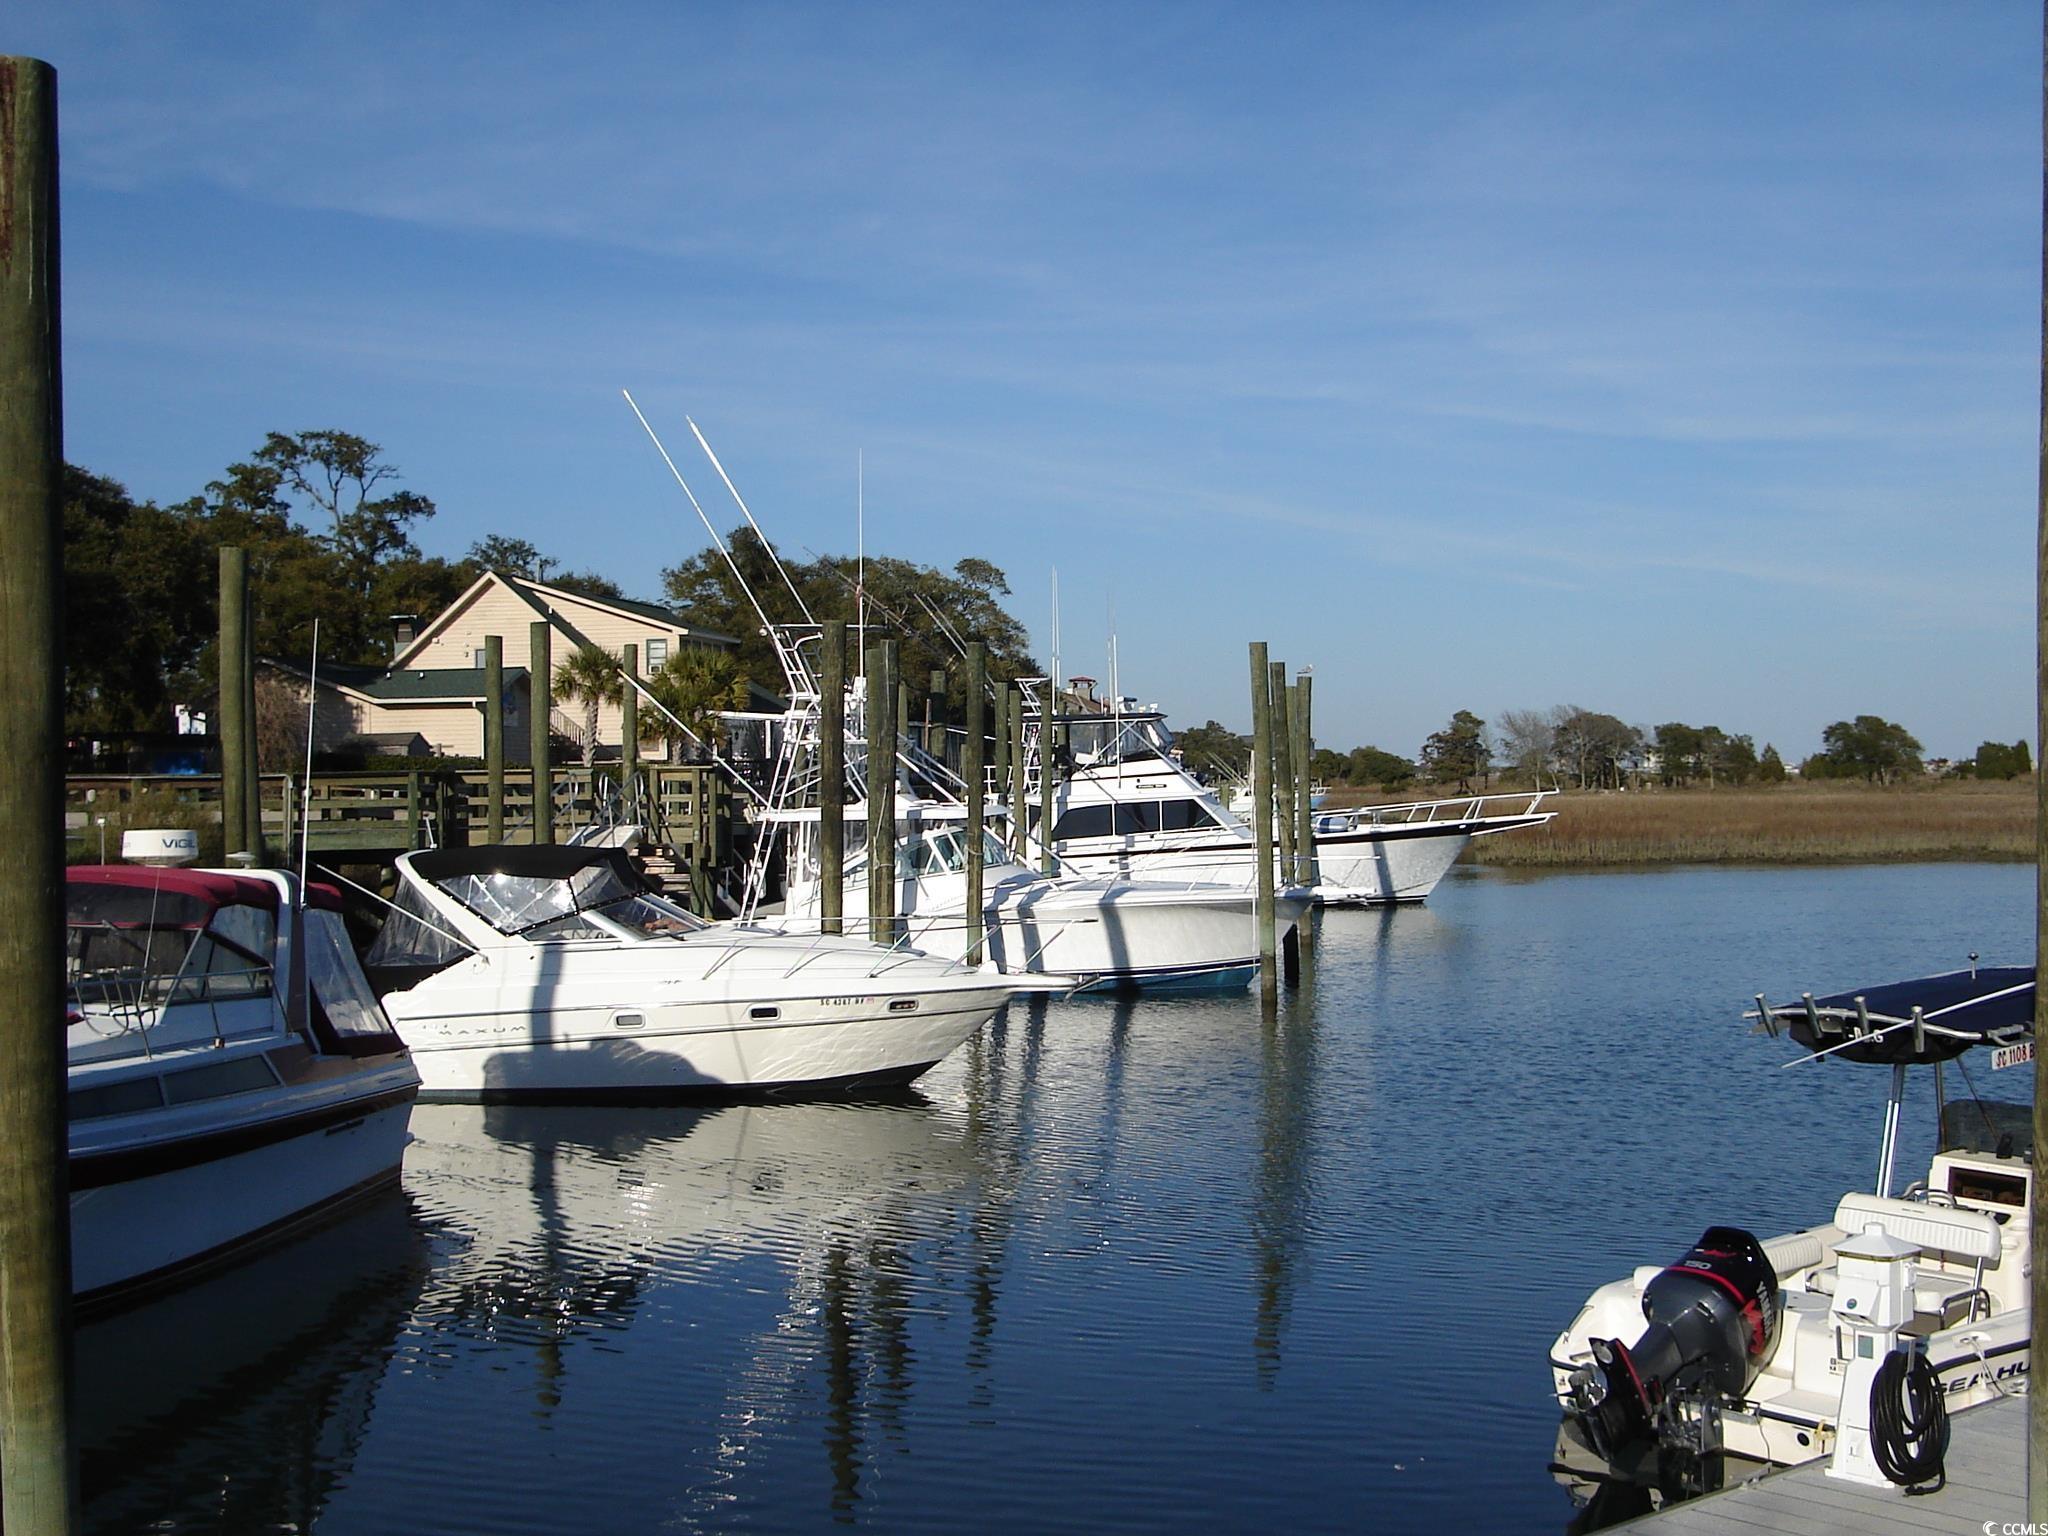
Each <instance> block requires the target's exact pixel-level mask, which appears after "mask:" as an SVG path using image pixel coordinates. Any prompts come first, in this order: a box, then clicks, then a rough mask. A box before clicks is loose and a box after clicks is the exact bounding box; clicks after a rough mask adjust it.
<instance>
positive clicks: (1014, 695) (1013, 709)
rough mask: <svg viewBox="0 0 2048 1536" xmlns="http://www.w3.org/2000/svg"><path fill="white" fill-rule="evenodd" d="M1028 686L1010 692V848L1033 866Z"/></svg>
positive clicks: (1018, 857) (1020, 684) (1019, 683)
mask: <svg viewBox="0 0 2048 1536" xmlns="http://www.w3.org/2000/svg"><path fill="white" fill-rule="evenodd" d="M1027 788H1028V786H1027V785H1026V784H1025V782H1024V684H1023V683H1022V682H1021V681H1020V682H1018V684H1017V685H1016V687H1015V688H1013V689H1012V690H1011V691H1010V844H1011V846H1012V847H1013V848H1015V849H1016V850H1017V862H1018V863H1019V864H1028V863H1030V862H1031V842H1030V839H1029V838H1028V837H1026V836H1025V827H1026V822H1025V820H1024V797H1025V794H1026V792H1027Z"/></svg>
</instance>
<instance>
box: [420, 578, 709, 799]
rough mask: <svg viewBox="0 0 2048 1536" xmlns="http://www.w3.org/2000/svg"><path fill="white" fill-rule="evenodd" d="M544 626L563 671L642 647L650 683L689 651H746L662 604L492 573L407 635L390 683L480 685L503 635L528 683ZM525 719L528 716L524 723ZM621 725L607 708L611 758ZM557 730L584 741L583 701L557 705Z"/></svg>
mask: <svg viewBox="0 0 2048 1536" xmlns="http://www.w3.org/2000/svg"><path fill="white" fill-rule="evenodd" d="M536 620H539V621H544V622H545V623H546V624H547V625H548V628H549V631H550V640H549V647H550V650H551V652H552V656H551V660H552V663H553V665H555V666H557V667H559V666H560V665H561V664H562V662H563V661H564V660H565V659H566V658H567V657H568V656H569V655H570V654H571V653H572V652H573V651H575V650H576V649H577V648H578V647H580V646H584V645H596V646H601V647H602V648H603V649H605V650H607V651H609V652H610V653H611V654H612V655H614V656H617V655H620V654H622V651H623V648H624V647H626V646H628V645H636V646H638V647H639V648H640V654H639V666H640V673H641V675H642V676H643V677H644V676H646V675H647V674H649V673H651V672H654V671H656V670H657V669H659V668H660V666H661V665H662V663H663V662H665V661H667V660H668V659H669V657H671V656H673V655H675V654H677V653H678V652H679V651H681V650H683V649H684V648H685V647H688V646H697V647H701V648H703V649H707V650H717V651H729V650H731V649H732V648H733V647H734V646H736V645H738V644H739V642H738V641H737V640H735V639H734V638H733V637H732V636H730V635H721V634H718V633H717V632H715V631H713V630H708V629H701V628H699V627H697V626H696V625H694V624H692V623H691V622H690V621H689V619H688V618H687V617H686V616H685V615H683V614H681V613H678V612H676V611H675V610H674V609H672V608H664V607H661V606H660V605H659V604H655V603H641V602H635V601H633V600H632V599H630V598H615V597H592V596H590V595H588V594H587V593H582V592H572V591H569V590H568V589H567V588H564V587H551V586H549V585H548V584H547V583H546V582H542V581H529V580H527V579H526V578H525V577H521V576H508V575H505V574H504V573H502V572H499V571H486V572H484V574H483V575H481V576H479V577H478V578H477V579H476V580H475V581H474V582H473V583H471V584H470V587H469V589H468V590H467V591H465V592H464V593H463V594H462V595H461V596H460V597H458V598H456V599H455V601H454V602H452V603H450V604H449V605H448V606H447V608H445V609H444V610H442V611H441V612H440V613H439V614H437V615H436V616H435V617H434V618H432V619H430V620H429V621H428V622H427V623H426V624H425V625H424V626H423V627H421V628H420V629H418V630H417V631H416V632H412V631H409V630H408V629H407V628H401V629H400V631H399V634H398V644H397V650H396V654H394V655H393V656H392V658H391V666H390V668H389V670H388V672H387V673H386V676H387V677H390V678H398V677H400V676H401V675H404V674H413V675H417V676H418V677H419V678H421V679H422V680H423V681H422V682H421V685H420V686H421V687H423V688H424V687H428V686H434V685H433V684H430V683H428V682H426V681H425V680H427V679H435V678H440V677H444V676H445V677H453V676H454V675H456V674H463V675H474V676H477V677H479V678H480V677H481V676H482V668H483V664H484V641H485V639H486V638H487V637H488V636H491V635H497V636H499V637H500V641H501V644H502V647H503V654H504V664H505V669H506V672H507V674H508V675H509V674H510V672H511V671H512V669H513V668H514V667H515V666H516V667H517V668H518V669H519V671H520V673H521V676H522V677H523V676H524V675H525V673H526V670H527V669H528V668H529V667H530V666H531V665H532V647H531V630H532V625H533V624H534V622H535V621H536ZM396 702H398V701H396V700H394V703H396ZM649 713H650V712H649V711H648V710H647V709H645V708H644V707H643V708H642V710H641V712H640V714H641V718H642V720H646V719H647V718H648V717H649ZM524 718H525V717H524V714H523V712H522V715H521V719H522V722H523V720H524ZM416 724H417V722H415V721H412V720H407V721H404V722H402V723H399V724H397V725H396V726H394V727H392V728H395V729H407V728H413V727H415V726H416ZM620 724H621V721H620V712H619V707H618V706H617V705H615V704H606V705H602V706H600V708H599V710H598V716H597V736H598V742H599V745H600V747H601V748H605V749H609V750H606V751H605V752H604V755H605V756H608V757H609V756H616V755H617V753H618V750H619V746H620V740H619V737H620ZM552 725H553V728H554V730H555V731H556V733H557V734H558V735H561V736H565V737H567V738H569V739H570V740H572V741H575V740H579V739H580V738H581V737H582V734H583V707H582V704H581V703H580V701H577V700H573V699H563V698H557V699H556V700H555V709H554V715H553V717H552ZM518 733H519V737H520V753H521V755H520V757H519V758H518V761H520V762H524V761H526V756H525V739H526V734H525V733H526V727H525V725H524V724H523V723H522V724H521V725H520V726H519V728H518ZM427 734H429V739H430V740H431V739H433V737H432V736H431V734H430V733H427ZM513 734H514V730H513V727H512V725H511V723H510V717H509V716H508V717H507V723H506V727H505V736H506V743H507V754H508V756H509V755H510V751H511V740H512V737H513ZM652 755H655V756H659V755H660V753H659V752H658V751H657V752H655V753H654V754H652Z"/></svg>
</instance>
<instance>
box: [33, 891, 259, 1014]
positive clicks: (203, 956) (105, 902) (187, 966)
mask: <svg viewBox="0 0 2048 1536" xmlns="http://www.w3.org/2000/svg"><path fill="white" fill-rule="evenodd" d="M64 938H65V955H64V960H65V979H66V981H67V983H68V984H69V988H70V992H71V998H72V1001H73V1002H74V1003H75V1004H77V1005H78V1006H80V1007H93V1006H97V1007H122V1006H126V1007H132V1008H160V1007H162V1006H164V1005H165V1004H167V1003H193V1002H207V1001H225V1000H226V999H229V998H242V997H267V996H269V995H270V954H271V950H272V947H273V945H274V944H275V942H276V919H275V917H274V916H273V915H272V914H271V913H269V912H267V911H264V910H263V909H261V908H258V907H251V906H242V905H228V906H223V907H220V908H217V909H216V908H213V907H211V906H210V905H209V904H208V903H206V902H204V901H199V900H197V899H195V898H193V897H190V896H187V895H183V894H181V893H177V892H171V891H162V892H158V891H150V890H143V889H138V888H135V887H124V886H99V887H93V886H79V885H72V886H67V887H66V890H65V927H64Z"/></svg>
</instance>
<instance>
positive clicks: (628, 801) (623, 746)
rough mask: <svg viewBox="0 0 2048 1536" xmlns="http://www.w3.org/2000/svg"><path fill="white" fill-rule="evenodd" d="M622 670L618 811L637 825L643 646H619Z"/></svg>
mask: <svg viewBox="0 0 2048 1536" xmlns="http://www.w3.org/2000/svg"><path fill="white" fill-rule="evenodd" d="M619 670H620V671H621V672H622V673H624V674H625V681H624V684H623V686H621V687H620V689H619V814H620V815H621V816H623V817H624V818H625V819H626V820H627V821H630V822H632V823H634V824H635V825H636V826H639V825H644V824H645V822H644V819H643V816H642V813H641V810H640V689H639V687H638V684H639V681H640V647H639V646H637V645H623V646H621V647H619Z"/></svg>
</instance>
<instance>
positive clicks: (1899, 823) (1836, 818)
mask: <svg viewBox="0 0 2048 1536" xmlns="http://www.w3.org/2000/svg"><path fill="white" fill-rule="evenodd" d="M2034 793H2035V791H2034V781H2033V780H2032V779H2015V780H2011V781H2009V782H2006V783H1973V782H1967V781H1966V782H1962V783H1952V784H1928V785H1913V786H1911V787H1909V788H1894V789H1881V788H1876V787H1872V786H1867V785H1862V784H1785V785H1776V786H1773V787H1771V788H1768V789H1764V788H1752V789H1715V790H1706V789H1686V790H1648V791H1633V792H1627V793H1617V792H1613V791H1608V792H1602V793H1593V794H1580V793H1566V794H1561V795H1553V796H1552V797H1551V798H1550V799H1549V800H1547V801H1546V802H1544V804H1545V807H1546V808H1547V809H1550V810H1554V811H1556V812H1557V813H1558V814H1557V817H1556V819H1555V820H1553V821H1552V822H1550V824H1549V825H1547V826H1543V827H1537V828H1532V829H1529V830H1526V831H1519V832H1505V833H1501V834H1499V835H1497V836H1494V837H1482V838H1478V839H1476V840H1475V841H1474V842H1473V843H1472V845H1471V846H1470V847H1469V848H1467V849H1466V850H1465V855H1464V858H1465V862H1467V863H1472V864H1486V865H1492V866H1495V867H1500V868H1520V869H1543V868H1552V869H1565V868H1594V867H1599V866H1602V865H1639V864H1729V863H1740V864H1850V863H1854V864H1875V863H1904V862H1910V861H1918V860H1926V859H1959V860H1987V861H2024V860H2030V859H2032V858H2033V857H2034Z"/></svg>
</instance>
